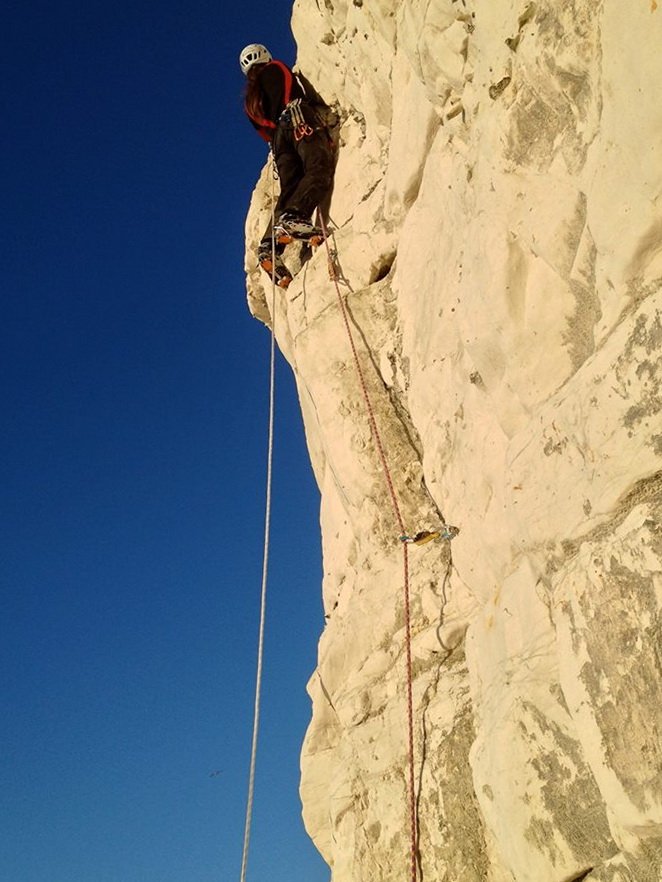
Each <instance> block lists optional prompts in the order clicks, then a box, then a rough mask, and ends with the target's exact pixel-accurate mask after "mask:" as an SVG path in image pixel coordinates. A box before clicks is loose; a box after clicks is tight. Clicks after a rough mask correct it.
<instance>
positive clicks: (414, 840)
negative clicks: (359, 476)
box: [319, 212, 418, 882]
mask: <svg viewBox="0 0 662 882" xmlns="http://www.w3.org/2000/svg"><path fill="white" fill-rule="evenodd" d="M319 218H320V224H321V227H322V232H323V233H324V243H325V245H326V253H327V259H328V261H329V267H332V266H333V257H332V255H331V249H330V248H329V237H328V231H327V229H326V224H325V221H324V218H323V217H322V214H321V212H320V213H319ZM332 275H333V283H334V285H335V287H336V294H337V295H338V303H339V305H340V312H341V313H342V317H343V321H344V323H345V329H346V331H347V337H348V338H349V344H350V346H351V348H352V355H353V356H354V364H355V365H356V372H357V374H358V375H359V382H360V384H361V390H362V392H363V398H364V400H365V405H366V409H367V412H368V419H369V421H370V428H371V429H372V435H373V438H374V439H375V446H376V448H377V453H378V454H379V459H380V461H381V464H382V469H383V470H384V477H385V479H386V484H387V486H388V492H389V494H390V497H391V503H392V505H393V512H394V514H395V519H396V521H397V522H398V528H399V530H400V534H401V536H402V537H403V538H404V536H405V534H406V530H405V525H404V521H403V520H402V514H401V512H400V506H399V505H398V497H397V496H396V494H395V488H394V486H393V479H392V478H391V470H390V469H389V467H388V460H387V459H386V453H385V452H384V446H383V444H382V439H381V436H380V434H379V429H378V428H377V421H376V419H375V413H374V410H373V407H372V402H371V400H370V395H369V393H368V387H367V385H366V382H365V377H364V375H363V370H362V368H361V362H360V361H359V356H358V352H357V350H356V344H355V343H354V335H353V334H352V329H351V327H350V323H349V316H348V314H347V306H346V304H345V301H344V299H343V296H342V292H341V290H340V286H339V284H338V278H337V274H336V273H333V274H332ZM402 561H403V583H404V606H405V645H406V650H407V729H408V736H409V738H408V741H409V782H408V802H409V827H410V834H411V855H410V857H411V861H410V868H411V876H410V879H411V882H417V879H418V847H417V845H418V812H417V808H416V789H415V786H414V699H413V694H412V680H413V677H412V664H411V611H410V600H409V552H408V549H407V543H406V542H404V541H403V542H402Z"/></svg>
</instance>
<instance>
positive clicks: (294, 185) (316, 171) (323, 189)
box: [263, 104, 335, 239]
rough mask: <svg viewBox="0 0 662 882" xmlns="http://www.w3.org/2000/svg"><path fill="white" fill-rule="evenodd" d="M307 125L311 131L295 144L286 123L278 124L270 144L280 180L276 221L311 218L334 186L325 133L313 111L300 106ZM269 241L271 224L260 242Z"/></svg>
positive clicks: (333, 160) (291, 132)
mask: <svg viewBox="0 0 662 882" xmlns="http://www.w3.org/2000/svg"><path fill="white" fill-rule="evenodd" d="M302 110H303V112H304V116H305V118H306V121H307V122H309V124H310V126H311V128H312V129H313V133H312V135H307V136H305V137H303V138H301V140H299V141H297V140H296V138H295V137H294V131H293V130H292V126H291V124H290V123H289V121H282V122H280V123H279V125H278V128H277V129H276V133H275V135H274V140H273V153H274V159H275V161H276V168H277V169H278V177H279V179H280V195H279V197H278V201H277V202H276V210H275V214H276V220H278V218H279V217H280V215H281V214H282V213H283V212H284V211H291V212H293V213H294V214H296V215H299V216H300V217H303V218H307V219H308V218H310V217H311V216H312V213H313V212H314V211H315V209H316V208H317V207H318V205H319V204H320V203H321V202H322V201H323V200H324V198H325V197H326V196H327V195H328V194H329V193H330V191H331V186H332V184H333V171H334V165H335V157H334V152H333V147H332V145H331V140H330V138H329V136H328V134H327V132H326V129H325V128H323V127H321V126H320V125H319V121H318V120H317V118H316V116H315V114H314V111H312V110H311V109H310V108H309V107H308V106H307V105H305V104H304V105H302ZM269 238H271V224H270V225H269V227H268V228H267V230H266V232H265V234H264V237H263V239H269Z"/></svg>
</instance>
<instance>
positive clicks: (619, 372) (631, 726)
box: [246, 0, 662, 882]
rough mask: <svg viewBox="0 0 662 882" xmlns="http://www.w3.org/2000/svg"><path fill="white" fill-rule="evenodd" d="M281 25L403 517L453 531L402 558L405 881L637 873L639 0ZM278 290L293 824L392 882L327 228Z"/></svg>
mask: <svg viewBox="0 0 662 882" xmlns="http://www.w3.org/2000/svg"><path fill="white" fill-rule="evenodd" d="M661 6H662V4H661ZM293 30H294V33H295V36H296V38H297V42H298V47H299V57H298V63H299V66H300V68H301V69H302V70H303V71H304V73H305V74H306V75H307V76H308V77H309V78H310V80H311V81H312V82H314V83H315V84H316V85H317V86H318V88H319V90H320V92H321V93H322V94H323V96H324V97H325V98H326V99H327V101H329V102H330V103H332V104H334V105H336V107H337V109H338V112H339V115H340V121H341V125H340V128H339V132H338V137H339V142H340V150H339V159H338V166H337V173H336V183H335V190H334V194H333V199H332V202H331V207H330V217H331V223H332V227H333V229H334V235H333V246H334V248H335V249H337V252H338V262H339V265H340V268H341V291H342V295H343V297H346V300H347V305H348V309H349V313H350V316H351V327H352V329H353V332H354V337H355V340H356V345H357V349H358V352H359V358H360V360H361V365H362V369H363V373H364V376H365V380H366V386H367V389H368V392H369V395H370V397H371V400H372V404H373V407H374V412H375V419H376V422H377V425H378V427H379V432H380V434H381V437H382V441H383V444H384V448H385V451H386V455H387V458H388V462H389V464H390V468H391V471H392V473H393V478H394V483H395V489H396V493H397V495H398V499H399V502H400V505H401V508H402V511H403V516H404V520H405V523H406V527H407V530H408V531H409V532H411V533H413V532H416V531H417V530H422V529H430V528H434V527H438V526H439V525H440V524H442V523H444V522H449V523H453V524H456V525H457V526H458V527H460V529H461V532H460V534H459V536H458V537H457V538H455V539H454V540H453V541H452V542H448V541H441V540H439V541H436V542H432V543H429V544H427V545H425V546H421V547H417V546H412V547H411V553H410V559H411V570H412V572H411V585H412V617H413V622H412V623H413V672H414V683H413V694H414V707H415V719H416V733H415V734H416V740H415V746H416V764H417V782H416V786H417V793H418V801H419V813H420V840H419V848H420V862H421V878H422V879H423V880H426V882H444V880H448V882H451V880H452V882H479V880H481V882H482V880H489V882H513V880H516V882H564V880H573V879H586V880H591V882H594V880H600V882H659V880H662V679H661V677H662V524H661V518H660V512H661V510H662V418H661V416H660V403H661V398H662V391H661V387H660V359H661V351H662V318H661V311H660V305H661V302H662V196H661V192H662V100H661V99H660V86H661V84H662V8H660V9H658V7H657V2H656V0H629V2H627V3H625V2H615V0H610V2H600V0H592V2H590V0H564V2H560V0H554V2H552V0H536V2H531V3H526V2H525V0H521V2H516V0H489V2H486V0H483V2H472V0H466V2H463V0H432V2H430V0H401V2H398V3H394V2H387V0H353V2H352V0H296V2H295V4H294V13H293ZM270 190H271V177H270V172H269V169H268V168H266V167H265V170H264V171H263V173H262V176H261V178H260V181H259V183H258V185H257V187H256V190H255V194H254V198H253V202H252V205H251V209H250V212H249V216H248V221H247V228H246V231H247V258H246V267H247V273H248V293H249V303H250V306H251V309H252V310H253V312H254V314H255V315H256V316H257V317H258V318H260V319H261V320H263V321H265V322H266V323H267V324H271V322H272V316H271V306H270V303H271V289H270V284H269V280H268V278H267V277H266V275H265V274H264V273H262V272H261V271H259V270H258V269H256V245H257V240H258V236H259V234H260V233H261V231H262V229H263V227H264V225H265V222H266V219H267V216H268V214H269V211H270V204H271V201H270ZM296 252H297V249H296V248H294V247H291V248H290V249H288V253H287V255H286V259H287V260H288V261H289V263H290V265H291V266H292V268H293V269H298V268H299V262H298V257H297V253H296ZM275 312H276V315H275V317H274V318H275V327H276V334H277V339H278V343H279V345H280V347H281V349H282V351H283V352H284V354H285V356H286V357H287V359H288V360H289V362H290V363H291V365H292V368H293V370H294V373H295V376H296V381H297V384H298V388H299V392H300V398H301V406H302V410H303V415H304V419H305V425H306V432H307V438H308V444H309V449H310V455H311V460H312V463H313V467H314V470H315V474H316V477H317V480H318V483H319V486H320V490H321V493H322V508H321V524H322V537H323V551H324V585H323V595H324V607H325V612H326V624H325V628H324V631H323V633H322V635H321V638H320V643H319V662H318V666H317V670H316V671H315V673H314V674H313V676H312V678H311V680H310V683H309V692H310V695H311V698H312V721H311V724H310V727H309V730H308V733H307V737H306V740H305V744H304V749H303V756H302V783H301V795H302V800H303V810H304V818H305V822H306V825H307V829H308V831H309V833H310V835H311V837H312V838H313V840H314V842H315V844H316V845H317V847H318V848H319V850H320V852H321V853H322V855H323V856H324V858H325V859H326V861H327V862H328V863H329V865H330V867H331V868H332V879H333V882H391V880H395V879H407V878H409V877H408V868H407V861H408V849H409V846H408V841H409V831H408V821H407V803H406V787H405V774H406V755H407V733H406V702H405V685H406V673H405V653H404V649H405V644H404V623H403V593H402V551H401V546H400V543H399V540H398V534H399V531H398V526H397V523H396V522H395V519H394V516H393V512H392V508H391V506H390V502H389V495H388V491H387V487H386V483H385V481H384V474H383V469H382V467H381V464H380V461H379V458H378V456H377V453H376V450H375V443H374V439H373V438H372V436H371V431H370V425H369V422H368V419H367V415H366V408H365V404H364V402H363V398H362V395H361V389H360V384H359V382H358V378H357V373H356V369H355V366H354V364H353V361H352V354H351V349H350V346H349V343H348V339H347V336H346V332H345V328H344V325H343V320H342V316H341V312H340V310H339V307H338V301H337V295H336V291H335V288H334V285H333V283H332V282H331V281H330V279H329V272H328V267H327V259H326V255H325V252H324V248H320V249H319V250H318V251H317V253H315V254H314V255H313V256H312V258H311V259H309V260H307V261H306V262H305V263H304V265H303V267H302V268H301V270H300V272H299V273H298V275H297V277H296V278H295V280H294V282H293V283H292V285H291V286H290V288H289V290H288V291H287V292H283V291H280V290H278V291H277V292H276V307H275ZM311 590H315V586H311ZM311 627H313V623H311Z"/></svg>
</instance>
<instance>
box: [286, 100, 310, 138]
mask: <svg viewBox="0 0 662 882" xmlns="http://www.w3.org/2000/svg"><path fill="white" fill-rule="evenodd" d="M301 101H302V99H301V98H294V99H293V100H292V101H290V102H289V103H288V104H287V105H286V106H285V110H284V111H283V112H282V113H281V115H280V116H279V117H278V122H279V123H280V122H283V123H290V124H291V126H292V131H293V133H294V140H295V141H301V139H302V138H309V137H310V136H311V135H312V134H313V133H314V131H315V129H314V128H313V127H312V126H311V125H310V124H309V123H307V122H306V118H305V116H304V115H303V110H302V109H301Z"/></svg>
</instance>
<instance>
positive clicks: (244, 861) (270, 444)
mask: <svg viewBox="0 0 662 882" xmlns="http://www.w3.org/2000/svg"><path fill="white" fill-rule="evenodd" d="M272 162H273V158H272ZM274 178H275V168H274V172H273V174H272V176H271V262H272V270H271V355H270V363H269V429H268V433H267V489H266V498H265V506H264V509H265V512H264V552H263V555H262V588H261V591H260V624H259V627H258V642H257V671H256V675H255V705H254V710H253V738H252V741H251V762H250V771H249V773H248V797H247V800H246V820H245V824H244V847H243V852H242V856H241V875H240V877H239V878H240V882H246V868H247V866H248V851H249V846H250V839H251V823H252V819H253V795H254V792H255V765H256V760H257V737H258V731H259V728H260V699H261V693H262V662H263V658H264V624H265V619H266V611H267V572H268V564H269V537H270V530H271V476H272V470H273V449H274V409H275V408H274V403H275V394H274V393H275V388H276V382H275V378H276V239H275V234H274V224H275V217H274V215H275V211H274V204H275V203H274V198H275V193H274V191H275V187H274Z"/></svg>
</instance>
